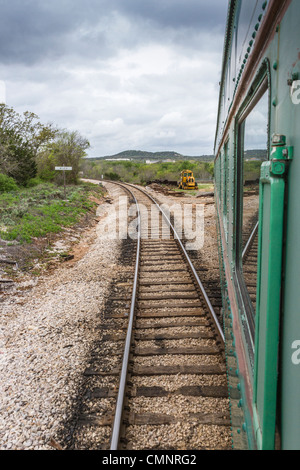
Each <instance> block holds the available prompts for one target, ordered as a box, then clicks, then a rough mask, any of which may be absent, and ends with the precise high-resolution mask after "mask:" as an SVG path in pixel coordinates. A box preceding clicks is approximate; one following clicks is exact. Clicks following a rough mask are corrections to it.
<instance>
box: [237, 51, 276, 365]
mask: <svg viewBox="0 0 300 470" xmlns="http://www.w3.org/2000/svg"><path fill="white" fill-rule="evenodd" d="M270 77H271V75H270V65H269V61H268V60H265V61H264V62H263V64H262V66H261V68H260V70H259V72H258V74H257V76H256V78H255V79H254V81H253V83H252V85H251V87H250V89H249V92H248V93H247V95H246V98H245V99H244V101H243V102H242V104H241V106H240V108H239V110H238V113H237V115H236V118H235V153H236V155H235V194H236V203H235V214H234V222H235V227H236V230H235V235H234V246H233V250H234V264H235V265H234V284H235V289H236V292H237V300H238V305H239V309H240V316H241V322H242V326H243V331H244V336H245V341H246V343H247V345H248V353H249V360H250V364H251V367H252V370H253V368H254V350H255V315H253V313H254V314H255V312H254V309H253V305H252V301H251V299H250V296H249V293H248V289H247V286H246V283H245V280H244V276H243V264H242V251H243V248H242V246H243V245H242V229H243V190H244V188H243V163H244V153H243V152H244V132H245V123H246V119H247V117H248V116H249V115H250V113H251V111H252V110H253V109H254V108H255V106H256V105H257V104H258V102H259V101H260V99H261V98H262V97H263V96H264V94H265V93H268V129H267V142H268V144H267V155H268V159H269V158H270V119H271V112H270V104H271V78H270Z"/></svg>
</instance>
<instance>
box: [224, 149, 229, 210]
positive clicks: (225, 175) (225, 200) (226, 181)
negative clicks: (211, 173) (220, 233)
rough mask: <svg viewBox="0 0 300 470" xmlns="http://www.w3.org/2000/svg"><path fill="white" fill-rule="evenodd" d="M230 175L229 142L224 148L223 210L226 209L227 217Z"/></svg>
mask: <svg viewBox="0 0 300 470" xmlns="http://www.w3.org/2000/svg"><path fill="white" fill-rule="evenodd" d="M228 173H229V166H228V141H227V142H226V144H225V146H224V203H223V209H224V215H225V216H227V207H228V191H229V187H228V185H229V178H228Z"/></svg>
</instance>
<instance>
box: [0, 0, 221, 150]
mask: <svg viewBox="0 0 300 470" xmlns="http://www.w3.org/2000/svg"><path fill="white" fill-rule="evenodd" d="M227 4H228V2H227V0H209V1H207V0H85V1H83V0H0V8H1V10H0V13H1V14H0V100H1V98H2V100H3V97H5V100H6V103H7V105H9V106H12V107H14V108H15V109H16V110H17V111H18V112H20V113H21V112H23V111H26V110H29V111H32V112H34V113H36V114H37V115H38V116H39V117H40V119H41V121H42V122H43V123H45V124H46V123H48V122H53V123H54V124H56V125H57V126H58V127H60V128H67V129H70V130H78V131H79V132H80V133H81V134H82V135H83V136H84V137H87V138H88V139H89V141H90V143H91V149H90V151H89V155H90V156H104V155H112V154H115V153H118V152H121V151H123V150H129V149H135V150H147V151H153V152H156V151H162V150H174V151H177V152H179V153H182V154H185V155H202V154H211V153H213V144H214V135H215V128H216V117H217V108H218V94H219V80H220V75H221V63H222V53H223V41H224V31H225V23H226V14H227Z"/></svg>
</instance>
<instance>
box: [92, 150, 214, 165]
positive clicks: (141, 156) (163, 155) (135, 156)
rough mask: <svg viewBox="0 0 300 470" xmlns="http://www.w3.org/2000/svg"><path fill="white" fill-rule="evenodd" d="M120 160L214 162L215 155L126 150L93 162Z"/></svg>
mask: <svg viewBox="0 0 300 470" xmlns="http://www.w3.org/2000/svg"><path fill="white" fill-rule="evenodd" d="M106 158H108V159H119V158H127V159H128V158H129V159H131V160H134V161H136V162H141V163H142V162H145V161H146V160H160V161H161V160H166V159H171V160H176V161H183V160H184V161H186V160H199V161H202V162H212V161H213V160H214V155H201V156H195V157H191V156H187V155H182V154H180V153H177V152H145V151H143V150H125V151H124V152H120V153H117V154H116V155H108V156H106V157H95V158H93V160H96V161H97V160H103V159H106Z"/></svg>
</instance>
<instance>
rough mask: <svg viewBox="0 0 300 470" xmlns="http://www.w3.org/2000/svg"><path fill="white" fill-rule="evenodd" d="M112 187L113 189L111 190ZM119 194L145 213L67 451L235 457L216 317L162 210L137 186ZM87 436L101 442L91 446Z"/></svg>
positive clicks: (141, 215)
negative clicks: (223, 452) (217, 452)
mask: <svg viewBox="0 0 300 470" xmlns="http://www.w3.org/2000/svg"><path fill="white" fill-rule="evenodd" d="M107 184H108V183H107ZM115 185H116V183H114V184H113V183H109V188H110V189H111V188H113V187H114V188H116V186H115ZM118 190H119V191H120V190H122V191H123V192H126V193H127V194H129V199H130V201H131V202H132V203H133V202H134V203H135V204H136V207H137V208H139V207H142V208H143V210H140V211H139V209H138V224H137V232H136V234H137V236H136V240H134V242H132V240H131V247H130V255H129V258H130V259H129V262H128V266H127V271H126V272H125V277H124V279H121V280H119V281H118V284H117V287H116V289H117V290H116V291H115V293H116V296H115V297H114V298H113V299H110V300H111V302H110V309H109V312H108V313H107V312H106V320H107V326H106V332H104V334H103V336H102V338H101V341H99V344H98V345H97V347H96V348H95V351H94V353H93V355H92V356H93V361H92V363H91V366H90V367H89V368H88V369H87V371H86V377H87V380H86V383H85V386H84V389H83V390H82V396H83V397H84V399H83V400H82V403H81V406H80V410H79V412H78V417H77V421H76V426H75V427H74V429H75V430H74V432H73V439H72V443H71V445H69V447H70V448H74V449H84V448H86V447H88V448H89V449H104V450H108V449H110V450H117V449H126V450H150V449H151V450H197V449H229V448H231V431H230V416H229V403H228V390H227V380H226V367H225V357H224V343H223V341H224V336H223V332H222V329H221V327H220V325H219V322H218V318H217V316H216V314H215V312H214V310H213V307H212V305H211V303H210V300H209V298H208V297H207V294H206V292H205V290H204V288H203V285H202V283H201V281H200V279H199V277H198V274H197V272H196V271H195V269H194V267H193V264H192V262H191V261H190V259H189V257H188V255H187V253H186V251H185V249H184V246H183V244H182V242H181V241H180V240H179V237H178V236H177V234H176V232H174V231H173V227H171V232H170V226H169V223H168V222H167V218H166V216H165V215H164V213H162V212H161V211H160V209H159V207H158V205H156V203H155V201H154V200H153V199H152V198H151V197H150V196H149V195H147V194H146V193H145V192H142V191H141V190H140V189H138V188H136V187H132V186H130V187H129V186H128V185H126V186H125V185H119V184H118ZM153 207H154V209H153ZM145 208H146V210H145ZM151 210H152V217H153V210H154V211H157V218H156V220H157V221H158V222H159V223H158V224H155V226H154V227H151V223H150V217H151ZM133 253H136V261H135V266H134V263H133V264H132V261H133V258H132V254H133ZM133 266H134V268H133ZM124 302H125V303H126V304H125V309H124ZM112 304H114V305H113V307H112ZM105 354H107V364H105V358H104V359H103V355H104V356H105ZM100 356H101V357H100ZM105 357H106V356H105ZM112 358H113V360H112ZM98 363H101V367H99V364H98ZM91 429H92V431H91ZM86 435H89V436H94V441H93V442H91V440H90V442H87V441H86V440H85V437H86ZM90 439H93V438H90Z"/></svg>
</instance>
